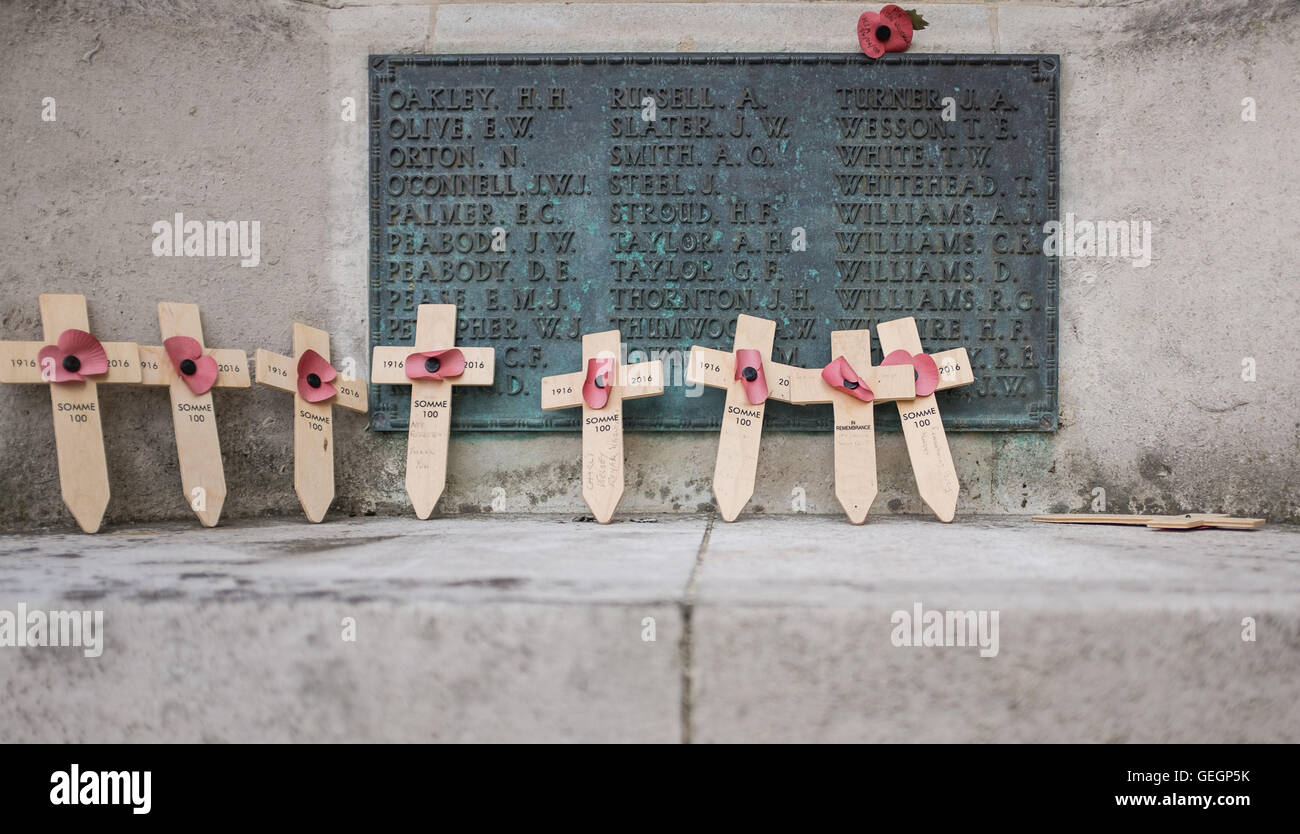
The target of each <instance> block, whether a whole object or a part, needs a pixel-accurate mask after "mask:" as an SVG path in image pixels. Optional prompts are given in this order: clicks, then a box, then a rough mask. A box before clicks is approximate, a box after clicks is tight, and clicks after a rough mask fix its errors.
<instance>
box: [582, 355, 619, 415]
mask: <svg viewBox="0 0 1300 834" xmlns="http://www.w3.org/2000/svg"><path fill="white" fill-rule="evenodd" d="M613 374H614V359H613V357H608V356H607V357H603V358H602V357H593V358H591V359H588V360H587V381H586V382H584V383H582V401H583V402H585V403H586V404H587V405H588V406H590V407H592V408H597V409H599V408H604V407H605V403H607V402H609V389H610V386H611V385H612V383H613V380H611V379H610V377H611V376H613Z"/></svg>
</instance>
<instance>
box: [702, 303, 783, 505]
mask: <svg viewBox="0 0 1300 834" xmlns="http://www.w3.org/2000/svg"><path fill="white" fill-rule="evenodd" d="M775 341H776V322H774V321H770V320H768V319H760V318H756V317H754V316H747V315H741V316H739V317H737V319H736V338H735V344H734V350H733V353H732V357H733V358H732V360H731V362H730V368H729V369H728V370H729V371H730V373H729V374H728V377H729V378H728V379H727V380H726V385H725V387H726V390H727V400H726V404H725V406H724V407H723V413H722V427H721V429H720V430H719V432H718V458H717V461H716V463H715V464H714V468H713V495H714V497H715V498H716V499H717V501H718V513H719V514H720V515H721V516H722V518H723V519H724V520H726V521H735V520H736V518H737V517H739V515H740V512H741V510H743V509H744V508H745V504H747V503H748V502H749V499H750V497H751V496H752V495H753V494H754V482H755V479H756V477H757V474H758V451H759V445H760V443H761V442H762V438H763V417H764V415H765V414H766V412H767V404H766V403H759V404H758V405H751V404H750V402H749V399H748V398H747V397H746V396H745V388H744V383H743V382H742V381H741V380H739V379H735V372H734V368H735V360H734V356H735V353H734V351H735V350H757V351H758V353H759V355H760V356H761V357H762V359H763V364H764V370H765V373H766V367H767V364H768V362H769V361H770V359H771V356H772V344H773V343H774V342H775ZM693 352H694V348H692V353H693ZM692 364H694V363H692ZM710 378H713V379H716V374H710ZM700 379H701V381H704V384H706V385H708V384H710V383H709V382H707V381H705V380H704V377H700ZM771 387H772V386H771V380H770V379H769V384H768V388H769V390H770V389H771Z"/></svg>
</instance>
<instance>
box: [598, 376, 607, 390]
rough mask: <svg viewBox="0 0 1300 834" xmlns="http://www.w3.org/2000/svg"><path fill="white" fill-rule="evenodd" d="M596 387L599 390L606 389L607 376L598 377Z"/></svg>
mask: <svg viewBox="0 0 1300 834" xmlns="http://www.w3.org/2000/svg"><path fill="white" fill-rule="evenodd" d="M596 387H597V388H604V387H605V375H604V374H601V375H600V376H598V377H596Z"/></svg>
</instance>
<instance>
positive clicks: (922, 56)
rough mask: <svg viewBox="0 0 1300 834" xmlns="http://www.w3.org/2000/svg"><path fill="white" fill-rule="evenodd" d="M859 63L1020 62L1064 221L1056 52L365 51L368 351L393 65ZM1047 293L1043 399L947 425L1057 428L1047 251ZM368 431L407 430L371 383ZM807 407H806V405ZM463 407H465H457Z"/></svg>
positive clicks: (538, 420)
mask: <svg viewBox="0 0 1300 834" xmlns="http://www.w3.org/2000/svg"><path fill="white" fill-rule="evenodd" d="M850 63H858V64H863V65H877V64H910V65H915V66H928V65H939V66H976V65H978V66H999V65H1002V66H1024V67H1028V68H1029V70H1030V77H1031V80H1032V81H1033V82H1035V83H1047V84H1049V85H1050V87H1049V89H1048V91H1047V120H1046V125H1045V127H1046V130H1047V140H1048V141H1047V145H1048V151H1047V154H1048V159H1047V170H1046V180H1047V190H1048V193H1047V197H1046V200H1045V203H1046V208H1047V218H1048V220H1056V221H1058V222H1059V220H1060V159H1061V132H1060V90H1061V85H1060V69H1061V57H1060V55H1058V54H1001V55H990V54H985V53H969V54H964V53H928V54H927V53H891V54H888V55H885V56H884V57H882V58H880V59H876V60H873V59H871V58H868V57H866V56H865V55H862V54H856V53H839V52H825V53H817V52H812V53H808V52H804V53H796V52H715V53H691V52H685V53H652V52H612V53H608V54H603V55H590V54H586V53H556V54H546V55H538V54H533V53H518V54H515V53H500V54H484V53H464V54H435V53H391V54H371V55H369V56H368V57H367V70H368V72H367V88H368V89H367V101H368V107H367V117H368V119H369V126H368V131H367V139H368V142H369V145H368V149H367V156H368V164H369V171H368V178H367V179H368V183H369V193H368V205H369V215H370V229H369V234H368V235H367V240H368V242H369V252H368V256H369V257H368V263H369V269H368V280H367V282H366V292H367V295H368V296H369V298H368V299H367V319H368V321H367V328H366V333H367V342H366V344H367V350H368V351H369V350H372V349H373V347H374V346H375V345H377V344H382V342H380V341H379V338H380V335H381V334H380V332H379V329H378V323H379V318H378V316H379V311H378V310H377V309H376V300H377V298H378V295H379V270H380V257H379V243H380V240H379V229H380V227H381V225H382V201H381V200H380V198H379V195H380V194H381V193H382V183H381V182H380V181H379V176H380V172H381V167H380V164H381V161H382V160H380V158H379V150H378V149H379V140H380V135H379V134H380V128H379V112H380V101H379V82H383V81H393V80H395V77H396V71H397V69H398V68H399V67H404V66H431V67H447V66H451V67H466V66H471V67H472V66H518V65H525V66H570V65H573V64H583V65H595V66H600V65H608V66H623V65H625V64H634V65H640V66H653V65H656V64H661V65H677V66H685V65H699V66H711V65H736V64H778V65H790V64H805V65H813V66H817V65H822V64H828V65H843V64H850ZM1046 285H1047V286H1046V291H1047V293H1046V298H1045V299H1044V304H1043V312H1044V314H1045V315H1047V318H1048V320H1047V334H1046V340H1045V344H1044V348H1045V353H1046V355H1045V356H1043V357H1040V360H1039V361H1040V362H1041V363H1042V364H1043V366H1044V369H1045V374H1046V377H1047V391H1046V392H1045V393H1046V396H1045V397H1044V398H1041V399H1039V400H1037V401H1034V402H1030V403H1028V407H1027V409H1026V412H1025V414H1024V415H1023V416H1021V415H1017V416H1015V417H1013V418H1007V417H998V418H996V419H997V421H998V422H997V424H994V423H993V419H994V418H991V417H990V418H983V417H982V416H981V415H975V416H973V417H962V418H950V419H949V420H946V421H945V423H944V428H945V430H947V431H993V432H1003V431H1006V432H1010V431H1048V432H1050V431H1056V430H1057V429H1058V428H1059V426H1060V411H1059V407H1060V396H1059V392H1058V388H1059V367H1058V361H1059V355H1058V353H1059V348H1060V339H1059V336H1060V258H1059V257H1049V258H1048V271H1047V278H1046ZM369 393H370V402H371V404H372V409H371V412H370V428H371V429H372V430H374V431H399V432H400V431H406V426H405V425H403V424H404V423H405V421H406V420H407V419H408V418H407V415H404V414H398V413H396V409H394V408H391V407H373V406H374V404H376V403H378V402H380V398H379V397H378V393H379V392H378V386H376V385H375V384H374V383H371V385H370V392H369ZM803 408H807V406H804V407H803ZM462 414H463V412H462ZM631 422H633V423H634V424H635V422H636V420H635V418H634V419H633V420H632V421H631ZM714 422H715V421H713V420H707V421H701V420H682V421H680V422H678V423H676V424H672V423H669V422H668V421H666V420H663V421H661V422H660V424H659V425H655V426H650V427H646V426H635V425H634V426H633V427H631V428H628V429H627V430H628V431H717V428H718V427H717V426H716V425H714V424H713V423H714ZM877 428H879V429H882V430H886V431H899V429H898V428H897V427H895V426H877ZM830 430H831V429H830V423H829V422H828V421H826V420H825V419H823V418H821V417H796V418H794V419H793V420H792V421H791V423H790V424H787V425H784V426H780V427H774V428H773V429H772V431H774V432H793V433H804V432H829V431H830ZM452 431H459V432H475V431H484V432H523V433H531V432H546V431H572V432H577V431H581V425H580V424H577V423H574V420H573V418H572V416H563V415H562V416H556V415H553V414H549V413H546V412H543V411H542V410H541V408H540V406H539V407H538V412H537V416H536V417H521V416H513V417H505V418H503V417H496V416H492V415H490V414H482V415H469V416H468V417H464V416H461V417H453V425H452Z"/></svg>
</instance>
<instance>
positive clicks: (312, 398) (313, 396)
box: [298, 350, 339, 403]
mask: <svg viewBox="0 0 1300 834" xmlns="http://www.w3.org/2000/svg"><path fill="white" fill-rule="evenodd" d="M338 375H339V372H338V371H336V370H334V366H333V365H331V364H330V363H329V362H326V361H325V357H323V356H321V355H320V354H319V353H317V352H316V351H314V350H307V351H304V352H303V354H302V356H300V357H299V358H298V395H299V396H301V397H302V398H303V399H304V400H306V401H307V402H309V403H318V402H322V401H324V400H328V399H329V398H330V397H332V396H334V395H335V394H337V393H338V389H336V388H335V387H334V386H333V385H330V382H331V381H332V380H333V379H334V377H336V376H338Z"/></svg>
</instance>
